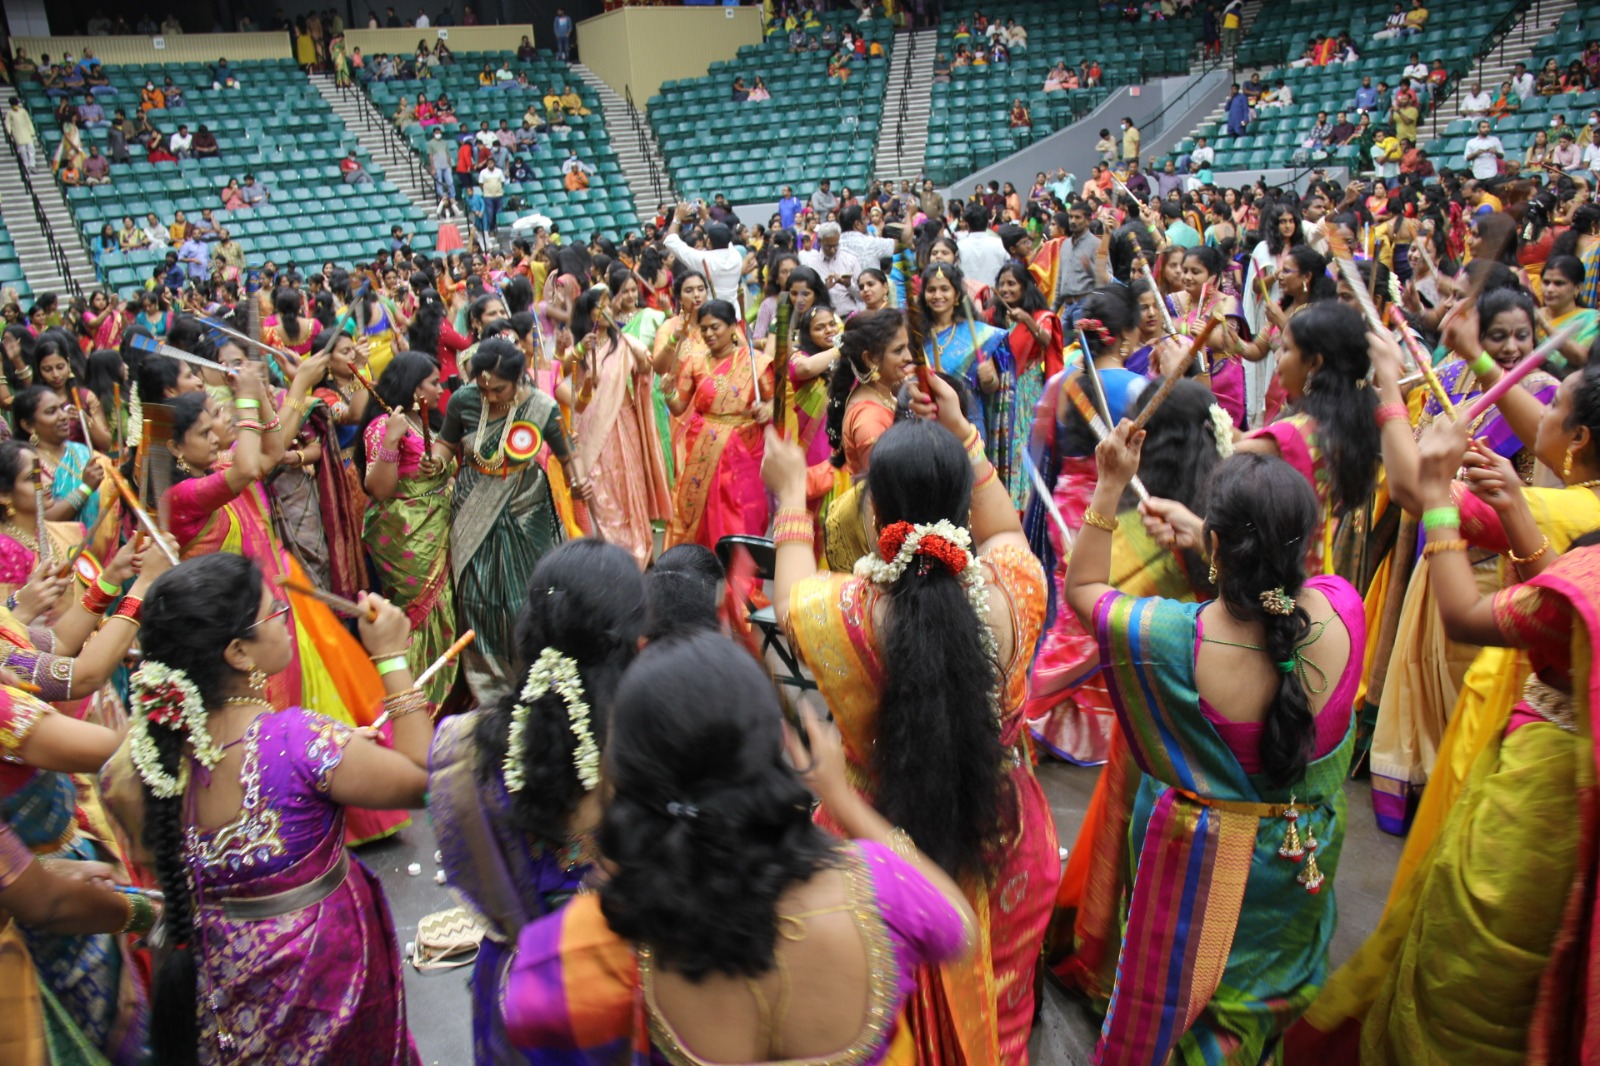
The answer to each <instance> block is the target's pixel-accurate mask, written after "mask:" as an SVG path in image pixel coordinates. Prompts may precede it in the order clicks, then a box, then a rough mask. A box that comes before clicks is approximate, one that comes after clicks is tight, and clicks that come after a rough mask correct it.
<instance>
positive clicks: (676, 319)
mask: <svg viewBox="0 0 1600 1066" xmlns="http://www.w3.org/2000/svg"><path fill="white" fill-rule="evenodd" d="M669 341H670V342H672V345H673V346H674V347H676V349H677V354H676V355H675V356H674V357H673V366H672V369H671V370H669V371H668V372H667V373H665V374H658V375H656V388H655V392H656V396H655V407H656V428H657V432H658V433H659V435H660V437H661V446H662V448H663V449H665V451H666V456H667V470H668V472H669V474H670V478H669V480H670V482H671V484H672V488H673V490H674V491H676V490H677V488H678V474H679V473H681V472H682V471H683V459H684V455H683V433H684V421H685V419H686V418H687V417H688V413H687V412H685V413H684V415H683V416H682V417H679V418H674V417H673V416H672V412H671V411H669V410H668V409H667V394H668V393H669V392H671V391H672V390H673V389H675V388H676V387H677V385H678V381H679V379H680V376H681V375H682V373H683V368H684V367H685V366H687V365H689V364H690V363H691V362H694V361H696V360H704V359H705V358H706V357H707V356H708V355H710V350H709V349H708V348H706V342H705V338H703V337H701V336H700V329H699V327H698V326H694V325H691V324H686V323H685V322H684V320H683V316H682V315H673V316H672V317H671V318H669V319H666V320H665V321H663V322H662V323H661V324H660V325H659V326H658V327H656V335H655V339H654V340H653V341H651V343H650V357H651V358H652V359H659V358H660V357H661V353H662V352H664V351H666V350H667V347H668V342H669Z"/></svg>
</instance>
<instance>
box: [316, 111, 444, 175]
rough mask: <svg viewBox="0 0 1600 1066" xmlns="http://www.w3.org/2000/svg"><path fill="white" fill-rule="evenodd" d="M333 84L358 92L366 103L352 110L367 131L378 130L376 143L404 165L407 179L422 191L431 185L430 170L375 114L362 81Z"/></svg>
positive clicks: (394, 161)
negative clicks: (408, 175) (348, 83)
mask: <svg viewBox="0 0 1600 1066" xmlns="http://www.w3.org/2000/svg"><path fill="white" fill-rule="evenodd" d="M334 88H335V89H336V90H338V91H339V92H340V93H341V94H344V93H356V94H358V95H360V96H361V98H362V100H363V102H364V103H366V105H367V106H366V107H361V108H357V109H356V114H358V115H360V116H361V123H362V125H363V126H365V127H366V129H367V130H368V132H373V131H376V132H377V133H378V134H379V137H378V143H379V144H380V145H381V146H382V147H383V150H384V154H385V155H387V156H388V159H389V162H390V163H392V164H394V165H395V166H402V167H405V168H406V169H407V170H409V171H410V172H411V180H412V181H413V182H414V183H415V184H416V186H417V188H419V189H422V190H423V191H424V192H427V191H428V190H431V189H432V188H433V174H432V172H431V171H429V170H428V168H427V167H426V166H424V164H423V162H422V156H421V155H420V154H419V153H418V152H417V150H416V149H414V148H413V147H412V146H411V142H410V141H408V140H407V139H406V137H405V134H403V133H401V132H400V130H399V129H397V128H396V127H395V124H394V123H393V122H389V121H387V120H386V119H384V117H383V116H382V115H380V114H378V109H377V106H376V105H374V104H373V103H372V96H371V94H370V93H368V92H367V89H366V86H365V85H360V86H358V85H354V84H352V85H335V86H334Z"/></svg>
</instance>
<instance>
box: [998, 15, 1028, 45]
mask: <svg viewBox="0 0 1600 1066" xmlns="http://www.w3.org/2000/svg"><path fill="white" fill-rule="evenodd" d="M1003 40H1004V43H1005V46H1006V47H1007V48H1009V49H1011V50H1012V51H1013V52H1015V51H1016V50H1017V49H1019V48H1027V47H1028V31H1027V30H1026V29H1025V28H1023V27H1022V26H1018V25H1017V20H1016V19H1007V20H1006V30H1005V34H1004V38H1003Z"/></svg>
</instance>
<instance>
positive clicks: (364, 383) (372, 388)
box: [356, 370, 394, 415]
mask: <svg viewBox="0 0 1600 1066" xmlns="http://www.w3.org/2000/svg"><path fill="white" fill-rule="evenodd" d="M356 380H357V381H359V382H361V387H362V388H364V389H366V390H367V393H368V394H369V395H370V396H371V397H372V398H373V399H374V400H376V401H377V403H378V406H379V407H381V408H383V410H384V412H385V413H387V414H391V415H392V414H394V408H393V407H390V406H389V405H388V404H386V403H384V402H383V397H382V396H379V395H378V386H376V385H374V384H373V383H372V382H371V381H370V380H369V379H368V378H367V375H365V374H363V373H362V372H361V371H360V370H357V371H356Z"/></svg>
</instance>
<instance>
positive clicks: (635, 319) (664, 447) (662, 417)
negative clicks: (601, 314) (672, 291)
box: [622, 307, 677, 493]
mask: <svg viewBox="0 0 1600 1066" xmlns="http://www.w3.org/2000/svg"><path fill="white" fill-rule="evenodd" d="M666 320H667V316H666V315H664V314H662V313H661V312H660V311H657V310H656V309H655V308H653V307H640V308H639V309H638V310H637V311H635V312H634V313H633V314H632V315H629V316H628V320H627V321H626V322H624V323H623V324H622V332H623V333H626V334H627V335H628V336H630V337H632V338H633V339H634V340H636V341H638V342H639V343H640V344H643V345H644V350H645V351H647V352H649V353H651V356H652V357H654V355H655V351H656V336H657V334H659V333H660V331H661V326H662V324H663V323H665V322H666ZM650 412H651V417H652V418H654V419H655V423H656V446H657V447H656V450H657V451H659V452H660V453H661V466H662V470H663V471H664V472H665V473H666V475H667V491H668V492H669V493H670V492H671V491H672V487H673V483H674V481H675V479H676V476H677V468H676V467H675V466H674V465H673V461H672V447H671V445H672V414H671V412H670V411H668V410H667V398H666V397H665V396H664V395H662V393H661V389H660V387H659V386H657V385H656V383H655V377H654V375H652V377H651V386H650Z"/></svg>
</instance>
